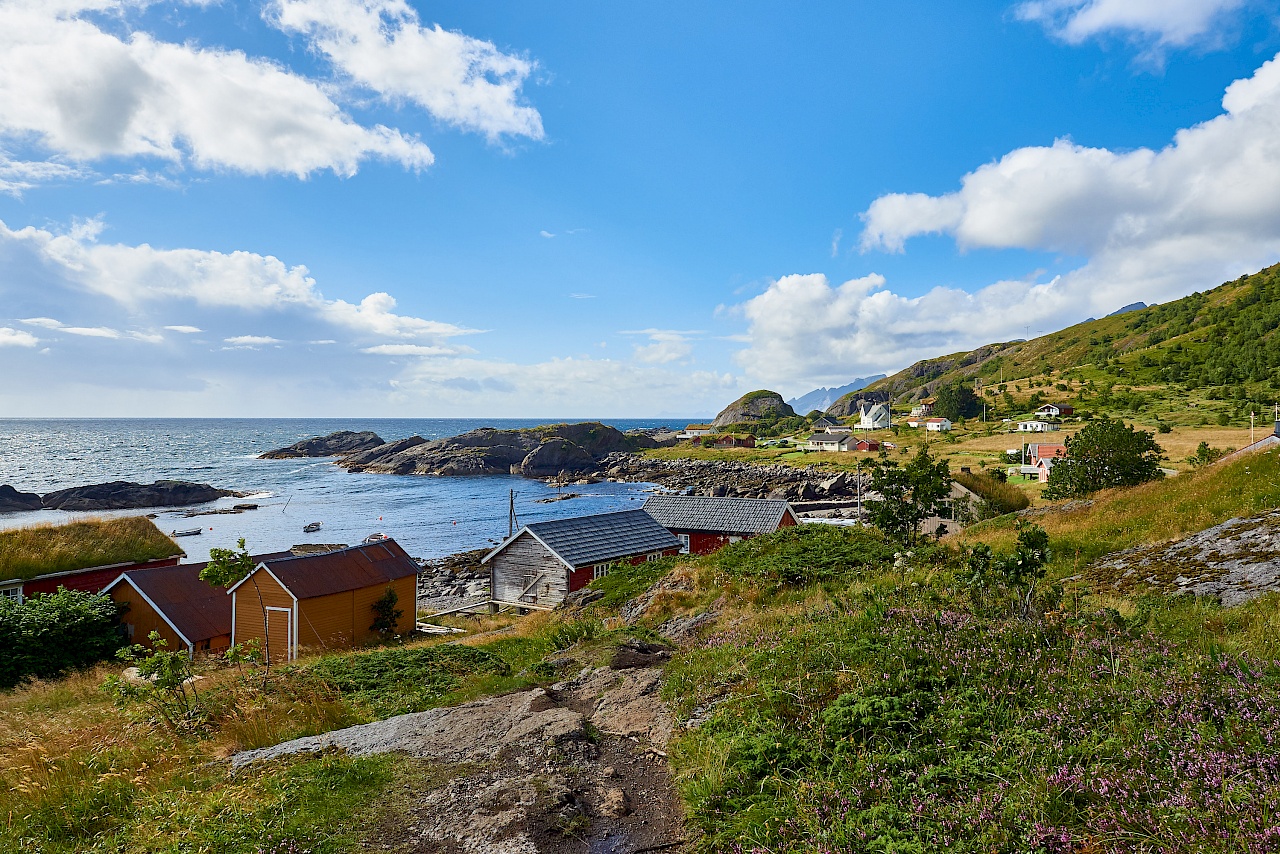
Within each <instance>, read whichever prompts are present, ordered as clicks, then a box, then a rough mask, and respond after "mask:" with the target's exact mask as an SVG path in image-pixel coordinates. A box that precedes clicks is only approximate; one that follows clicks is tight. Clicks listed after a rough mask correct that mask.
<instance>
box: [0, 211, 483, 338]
mask: <svg viewBox="0 0 1280 854" xmlns="http://www.w3.org/2000/svg"><path fill="white" fill-rule="evenodd" d="M102 227H103V225H102V222H101V221H100V220H96V219H91V220H81V221H77V223H76V224H75V226H74V227H73V228H72V229H71V230H70V231H69V232H68V233H67V234H54V233H53V232H50V231H46V230H44V229H37V228H33V227H30V226H28V227H26V228H22V229H18V230H12V229H10V228H9V227H8V226H7V225H5V224H4V223H3V222H0V253H5V252H17V253H26V256H27V259H28V261H29V263H32V264H34V265H37V266H39V267H40V268H42V269H45V270H51V271H52V272H54V273H56V274H57V275H59V276H60V277H61V278H62V279H63V280H65V281H66V282H68V283H71V284H73V285H74V286H75V287H77V288H79V289H81V290H84V291H88V292H91V293H96V294H101V295H103V296H106V297H108V298H110V299H111V300H113V301H114V302H116V303H118V304H120V305H122V306H125V307H128V308H131V309H138V308H140V307H141V306H143V305H145V304H147V303H153V302H158V301H171V300H179V301H190V302H193V303H195V304H196V305H197V306H201V307H204V308H219V309H224V308H225V309H239V310H245V311H268V310H271V311H288V310H294V311H297V310H301V311H303V312H305V313H308V314H310V315H311V316H313V317H315V318H317V319H319V320H321V321H324V322H326V323H328V324H330V325H334V326H339V327H343V328H345V329H348V330H350V331H352V332H354V333H356V334H357V335H362V336H367V337H372V338H382V339H386V338H402V339H428V340H439V339H445V338H451V337H455V336H458V335H468V334H473V333H475V332H477V331H478V330H474V329H467V328H464V327H461V326H456V325H454V324H451V323H443V322H440V321H435V320H426V319H423V318H419V317H413V316H410V315H403V314H397V313H395V312H394V311H393V310H392V309H394V308H395V306H396V301H395V299H394V298H393V297H391V296H390V295H389V294H386V293H374V294H370V295H368V296H366V297H365V298H364V299H362V300H361V301H360V302H359V303H358V304H353V303H349V302H346V301H344V300H330V299H326V298H325V297H324V296H323V294H321V293H320V291H319V290H318V289H317V288H316V283H315V280H314V279H313V278H311V276H310V275H309V271H308V270H307V268H306V267H303V266H300V265H299V266H293V267H289V266H286V265H285V264H284V262H282V261H280V259H278V258H275V257H273V256H270V255H258V254H256V253H252V252H230V253H222V252H212V251H206V250H200V249H155V248H153V247H151V246H148V245H146V244H142V245H140V246H129V245H125V244H101V243H97V242H96V238H97V236H98V234H99V233H100V232H101V230H102ZM49 322H51V323H58V321H55V320H49ZM48 328H59V327H48ZM191 328H192V329H195V328H196V327H191Z"/></svg>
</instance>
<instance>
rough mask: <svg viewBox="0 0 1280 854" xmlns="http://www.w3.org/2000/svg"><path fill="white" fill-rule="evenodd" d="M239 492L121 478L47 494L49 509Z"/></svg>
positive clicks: (150, 503)
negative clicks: (148, 482)
mask: <svg viewBox="0 0 1280 854" xmlns="http://www.w3.org/2000/svg"><path fill="white" fill-rule="evenodd" d="M233 495H238V493H236V492H232V491H231V490H229V489H218V488H217V487H214V486H210V485H209V484H207V483H187V482H186V481H182V480H157V481H156V482H155V483H152V484H144V483H130V482H129V481H124V480H117V481H113V482H111V483H98V484H93V485H92V486H73V487H71V488H69V489H59V490H58V491H57V492H50V493H49V494H48V495H45V496H44V498H43V501H42V504H43V507H44V508H45V509H46V510H134V509H137V508H140V507H186V506H187V505H190V504H204V503H205V502H206V501H213V500H214V499H216V498H224V497H227V496H233Z"/></svg>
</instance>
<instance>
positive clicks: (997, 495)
mask: <svg viewBox="0 0 1280 854" xmlns="http://www.w3.org/2000/svg"><path fill="white" fill-rule="evenodd" d="M951 477H952V479H953V480H955V482H956V483H958V484H960V485H961V486H963V487H964V488H965V489H968V490H969V491H970V492H972V493H974V494H975V495H977V496H978V497H979V498H983V499H986V501H987V502H988V503H989V504H991V506H992V507H993V508H994V509H995V510H996V511H997V512H999V513H1001V514H1003V513H1016V512H1017V511H1019V510H1025V509H1026V508H1027V507H1029V506H1031V499H1030V498H1029V497H1028V496H1027V493H1025V492H1024V491H1022V490H1021V489H1019V488H1018V487H1017V486H1015V485H1014V484H1012V483H1006V482H1003V481H999V480H996V479H995V478H993V477H988V476H987V475H984V474H973V473H971V472H963V471H962V472H955V473H953V474H952V475H951Z"/></svg>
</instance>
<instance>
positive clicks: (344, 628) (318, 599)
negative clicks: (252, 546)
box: [227, 539, 420, 662]
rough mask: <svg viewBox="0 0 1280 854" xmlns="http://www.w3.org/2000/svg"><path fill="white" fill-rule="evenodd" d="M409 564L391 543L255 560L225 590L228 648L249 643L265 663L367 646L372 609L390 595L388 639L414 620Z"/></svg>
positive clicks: (372, 635)
mask: <svg viewBox="0 0 1280 854" xmlns="http://www.w3.org/2000/svg"><path fill="white" fill-rule="evenodd" d="M419 569H420V568H419V566H418V563H417V561H415V560H414V559H413V558H411V557H409V555H408V554H406V553H405V550H404V549H403V548H401V547H400V544H399V543H397V542H396V541H395V540H393V539H385V540H379V541H378V542H375V543H368V544H365V545H360V546H352V547H351V548H345V549H338V550H335V551H331V552H324V553H321V554H310V555H300V556H293V555H289V556H286V557H279V558H273V559H268V560H264V561H261V562H260V563H259V564H258V565H257V567H255V568H254V570H253V572H251V573H249V574H248V575H247V576H245V577H244V578H242V579H241V580H240V581H237V582H236V583H235V584H234V585H232V586H231V587H230V588H229V589H228V590H227V593H228V594H229V595H230V598H231V642H232V643H237V644H238V643H245V642H247V641H250V640H255V639H256V640H257V641H258V642H259V644H261V646H262V647H263V649H264V651H265V650H266V649H267V648H268V647H269V648H270V656H271V660H272V661H273V662H280V661H289V660H292V659H294V658H297V657H298V650H299V649H302V648H304V647H312V648H317V649H343V648H346V647H351V646H356V645H357V644H361V643H365V642H367V641H371V640H375V639H377V638H378V637H379V635H378V633H377V632H376V631H374V629H373V628H372V626H373V622H374V620H375V619H376V617H377V615H376V614H375V613H374V610H373V605H374V603H375V602H377V601H378V600H379V599H381V598H382V597H383V596H385V595H386V593H387V591H388V590H391V591H394V592H395V594H396V597H397V603H396V608H397V609H398V610H400V611H401V614H400V618H399V620H398V621H397V623H396V629H395V631H396V634H408V633H409V632H410V631H412V630H413V627H414V622H415V619H416V605H417V576H418V572H419Z"/></svg>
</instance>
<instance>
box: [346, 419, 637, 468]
mask: <svg viewBox="0 0 1280 854" xmlns="http://www.w3.org/2000/svg"><path fill="white" fill-rule="evenodd" d="M414 439H416V440H417V441H413V440H409V439H404V440H400V441H398V442H388V443H386V444H384V445H381V446H379V447H377V448H372V449H370V450H368V451H364V452H362V453H358V454H353V455H351V456H348V457H346V458H344V459H342V460H340V461H339V463H338V465H340V466H342V467H343V468H346V469H348V470H350V471H367V472H380V473H384V474H429V475H445V476H448V475H473V474H511V473H514V474H523V475H527V476H530V477H547V476H551V475H556V474H559V473H561V472H566V473H581V472H593V471H596V470H598V469H599V460H601V459H602V458H603V457H604V456H606V455H607V454H610V453H614V452H617V451H632V450H637V449H639V448H653V447H656V446H657V442H655V441H654V440H653V439H652V438H651V437H649V436H646V435H643V434H639V433H636V434H630V433H622V432H620V431H618V430H615V429H614V428H612V427H609V426H607V425H604V424H600V423H599V422H595V421H587V422H584V423H581V424H551V425H547V426H544V427H528V428H524V429H520V430H496V429H494V428H492V427H482V428H480V429H479V430H471V431H470V432H467V433H463V434H461V435H460V436H450V437H448V438H446V439H436V440H434V441H430V442H428V441H424V440H422V439H421V438H419V437H416V436H415V437H414Z"/></svg>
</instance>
